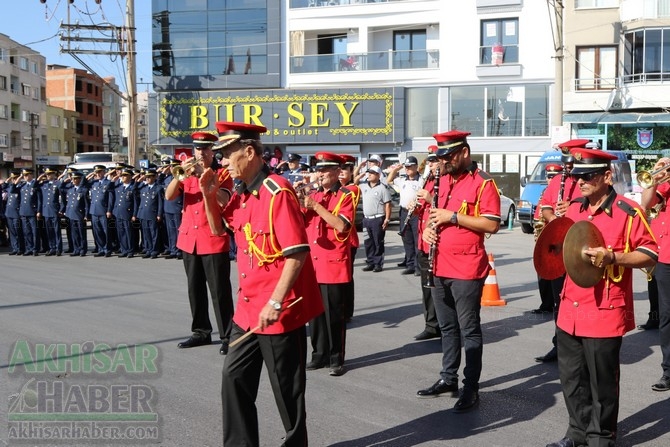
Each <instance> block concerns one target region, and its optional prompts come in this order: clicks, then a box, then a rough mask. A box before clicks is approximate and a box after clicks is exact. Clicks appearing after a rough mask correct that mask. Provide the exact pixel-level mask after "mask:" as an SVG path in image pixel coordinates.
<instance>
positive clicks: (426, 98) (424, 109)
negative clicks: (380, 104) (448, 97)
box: [405, 88, 440, 138]
mask: <svg viewBox="0 0 670 447" xmlns="http://www.w3.org/2000/svg"><path fill="white" fill-rule="evenodd" d="M438 96H439V95H438V89H437V88H408V89H407V91H406V93H405V103H406V111H407V112H406V113H407V137H408V138H417V137H426V136H428V135H433V134H434V133H437V131H438V127H437V111H438V110H439V109H440V107H439V104H438V103H437V98H438Z"/></svg>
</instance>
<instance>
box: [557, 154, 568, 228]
mask: <svg viewBox="0 0 670 447" xmlns="http://www.w3.org/2000/svg"><path fill="white" fill-rule="evenodd" d="M567 176H568V173H567V172H566V169H565V166H563V172H561V186H560V187H559V188H558V197H557V198H556V204H557V205H558V203H559V202H562V201H563V194H565V179H566V178H567ZM557 217H558V216H557Z"/></svg>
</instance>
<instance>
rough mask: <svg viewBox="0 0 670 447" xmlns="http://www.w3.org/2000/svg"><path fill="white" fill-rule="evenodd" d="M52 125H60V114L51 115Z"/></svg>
mask: <svg viewBox="0 0 670 447" xmlns="http://www.w3.org/2000/svg"><path fill="white" fill-rule="evenodd" d="M51 127H60V116H58V115H52V116H51Z"/></svg>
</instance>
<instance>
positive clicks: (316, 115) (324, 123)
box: [309, 102, 330, 127]
mask: <svg viewBox="0 0 670 447" xmlns="http://www.w3.org/2000/svg"><path fill="white" fill-rule="evenodd" d="M311 106H312V114H311V121H310V123H309V125H310V126H311V127H328V126H329V125H330V119H327V120H324V119H323V115H324V114H325V112H327V111H328V104H327V103H325V102H313V103H312V104H311Z"/></svg>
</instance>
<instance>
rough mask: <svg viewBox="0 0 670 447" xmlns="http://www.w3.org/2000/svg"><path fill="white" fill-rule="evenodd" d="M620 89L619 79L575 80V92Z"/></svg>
mask: <svg viewBox="0 0 670 447" xmlns="http://www.w3.org/2000/svg"><path fill="white" fill-rule="evenodd" d="M617 87H619V80H618V79H617V78H580V79H575V90H580V91H585V90H613V89H615V88H617Z"/></svg>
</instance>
